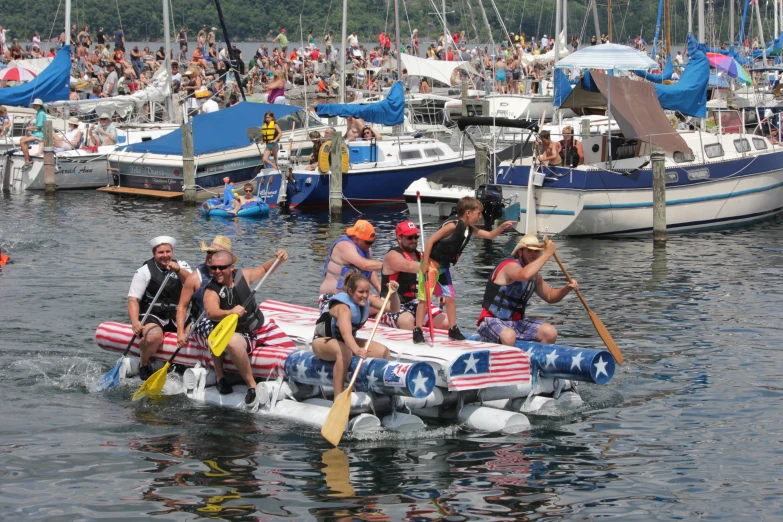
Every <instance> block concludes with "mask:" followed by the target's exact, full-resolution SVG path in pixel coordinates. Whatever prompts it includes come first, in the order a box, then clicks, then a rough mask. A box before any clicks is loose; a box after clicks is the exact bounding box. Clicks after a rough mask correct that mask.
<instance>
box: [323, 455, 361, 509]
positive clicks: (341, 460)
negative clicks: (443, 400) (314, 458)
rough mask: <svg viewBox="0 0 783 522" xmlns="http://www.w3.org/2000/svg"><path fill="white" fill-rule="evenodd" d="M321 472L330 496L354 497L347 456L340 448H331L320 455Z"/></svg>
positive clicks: (354, 492)
mask: <svg viewBox="0 0 783 522" xmlns="http://www.w3.org/2000/svg"><path fill="white" fill-rule="evenodd" d="M321 462H322V463H323V465H324V467H323V470H322V471H323V474H324V475H325V477H326V485H327V487H328V488H329V489H331V490H332V493H329V496H330V497H355V496H356V491H354V489H353V487H351V476H350V474H349V472H348V470H349V461H348V457H347V456H346V455H345V453H343V450H341V449H340V448H332V449H330V450H328V451H325V452H324V453H323V454H322V455H321Z"/></svg>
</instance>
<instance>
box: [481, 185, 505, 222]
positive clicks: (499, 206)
mask: <svg viewBox="0 0 783 522" xmlns="http://www.w3.org/2000/svg"><path fill="white" fill-rule="evenodd" d="M476 199H478V200H479V201H481V204H482V205H484V211H483V212H482V214H483V216H484V229H485V230H492V228H493V227H494V223H495V220H497V219H500V218H501V217H502V216H503V210H504V209H505V205H504V204H503V190H502V188H501V186H500V185H490V184H484V185H479V188H478V190H477V191H476Z"/></svg>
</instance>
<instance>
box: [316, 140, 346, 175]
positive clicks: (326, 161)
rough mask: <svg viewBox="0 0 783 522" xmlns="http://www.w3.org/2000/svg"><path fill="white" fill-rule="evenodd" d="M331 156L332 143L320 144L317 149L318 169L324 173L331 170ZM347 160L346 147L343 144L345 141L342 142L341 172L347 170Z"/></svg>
mask: <svg viewBox="0 0 783 522" xmlns="http://www.w3.org/2000/svg"><path fill="white" fill-rule="evenodd" d="M331 158H332V144H331V143H329V142H327V143H324V144H323V145H321V150H319V151H318V170H320V171H321V172H323V173H324V174H326V173H327V172H329V171H331V162H330V160H331ZM349 163H350V162H349V161H348V147H346V146H345V143H343V169H342V170H343V174H345V173H346V172H348V167H349Z"/></svg>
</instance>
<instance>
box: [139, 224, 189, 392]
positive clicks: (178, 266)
mask: <svg viewBox="0 0 783 522" xmlns="http://www.w3.org/2000/svg"><path fill="white" fill-rule="evenodd" d="M176 243H177V241H176V240H175V239H174V238H173V237H170V236H158V237H156V238H154V239H152V240H151V241H150V242H149V246H150V248H152V258H151V259H148V260H147V261H146V262H145V263H144V264H143V265H142V266H141V267H140V268H139V269H138V270H136V273H135V274H133V281H132V282H131V286H130V290H128V317H129V318H130V321H131V326H132V327H133V333H134V334H135V335H137V336H138V337H139V338H140V339H141V341H140V342H139V348H140V349H141V360H140V361H139V377H140V378H141V380H142V381H146V380H147V378H148V377H149V376H150V375H152V368H150V365H149V361H150V357H152V356H153V355H155V353H156V352H157V351H158V348H160V345H161V344H163V334H164V332H176V331H177V324H176V320H177V318H176V307H177V303H179V297H180V294H181V293H182V281H184V280H185V279H187V278H188V276H190V266H189V265H188V264H187V263H186V262H184V261H177V260H176V259H174V245H175V244H176ZM169 272H171V273H172V274H171V277H170V278H169V279H168V282H167V283H166V287H165V288H164V289H163V292H161V294H160V297H159V298H158V300H157V302H156V303H155V305H154V306H153V307H152V310H151V312H150V315H149V317H148V318H147V320H146V321H145V322H144V324H142V323H141V317H142V314H144V313H145V312H146V311H147V309H148V308H149V306H150V304H151V303H152V301H153V299H154V296H155V295H156V294H157V292H158V289H160V287H161V285H163V282H164V281H165V280H166V275H167V274H168V273H169Z"/></svg>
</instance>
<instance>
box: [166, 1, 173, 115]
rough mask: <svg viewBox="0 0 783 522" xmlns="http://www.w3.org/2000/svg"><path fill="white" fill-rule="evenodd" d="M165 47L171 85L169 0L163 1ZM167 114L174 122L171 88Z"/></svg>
mask: <svg viewBox="0 0 783 522" xmlns="http://www.w3.org/2000/svg"><path fill="white" fill-rule="evenodd" d="M163 47H164V51H165V53H166V59H165V60H164V61H163V64H164V67H166V76H167V77H168V80H167V81H168V82H169V85H171V33H170V32H169V0H163ZM166 113H167V114H168V116H169V121H174V105H173V104H172V102H171V88H169V95H168V96H166Z"/></svg>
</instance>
